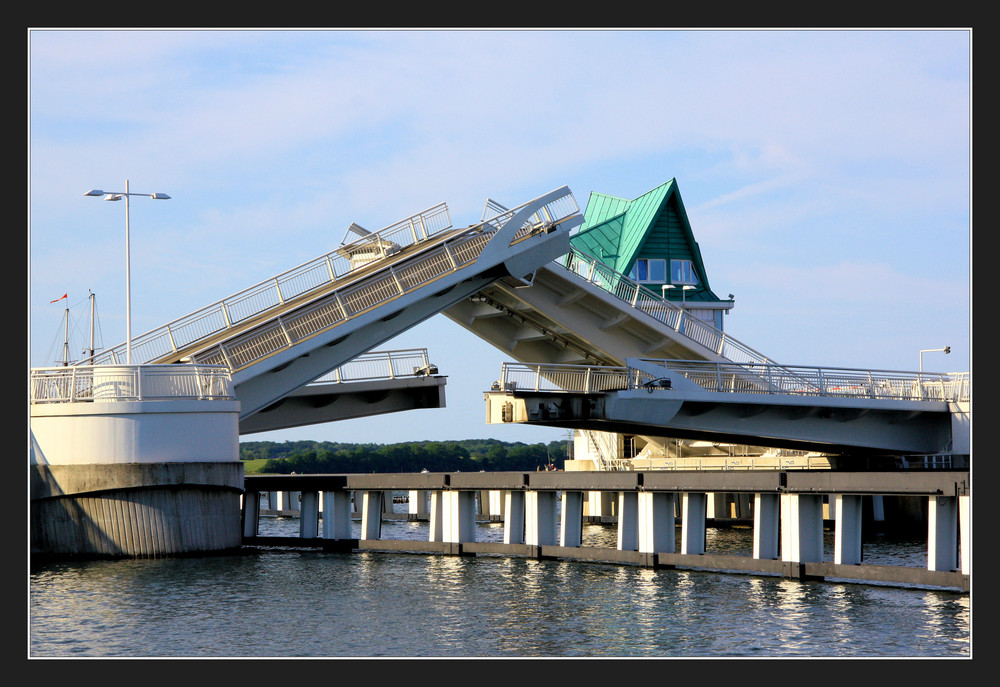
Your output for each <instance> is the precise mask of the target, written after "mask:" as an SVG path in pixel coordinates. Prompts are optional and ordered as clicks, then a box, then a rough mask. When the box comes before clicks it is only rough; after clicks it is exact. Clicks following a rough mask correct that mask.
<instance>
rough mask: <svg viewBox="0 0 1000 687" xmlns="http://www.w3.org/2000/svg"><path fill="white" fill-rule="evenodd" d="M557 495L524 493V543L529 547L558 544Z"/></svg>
mask: <svg viewBox="0 0 1000 687" xmlns="http://www.w3.org/2000/svg"><path fill="white" fill-rule="evenodd" d="M556 520H557V518H556V493H555V492H554V491H527V492H525V493H524V540H525V541H524V543H525V544H528V545H529V546H554V545H556V544H557V543H558V529H557V525H556Z"/></svg>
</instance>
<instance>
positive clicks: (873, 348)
mask: <svg viewBox="0 0 1000 687" xmlns="http://www.w3.org/2000/svg"><path fill="white" fill-rule="evenodd" d="M27 43H28V72H29V73H28V76H29V89H28V113H29V130H28V135H29V140H28V143H29V145H28V151H27V163H28V164H27V172H28V179H29V212H28V218H29V227H28V233H29V241H28V265H29V270H28V308H27V311H28V319H29V322H28V324H29V327H28V331H29V366H31V367H41V366H48V365H53V364H56V361H57V360H58V359H60V357H61V356H62V343H63V319H64V313H65V309H66V307H67V306H68V307H69V309H70V321H71V323H72V325H71V326H72V329H73V335H72V340H73V341H74V344H73V346H74V347H73V348H72V350H71V356H75V357H77V358H78V357H80V355H79V353H80V351H82V349H83V348H84V347H85V346H87V345H89V344H88V337H89V312H90V311H89V300H88V297H89V295H90V293H94V294H95V298H96V303H97V313H98V322H99V326H98V345H99V346H101V345H103V347H105V348H110V347H112V346H116V345H118V344H119V343H121V342H123V341H124V340H125V329H126V327H125V319H126V318H125V311H126V307H125V300H126V298H125V295H126V280H125V265H126V259H125V256H126V251H125V209H124V203H105V202H103V201H102V200H101V199H100V198H93V197H86V196H85V195H84V194H85V193H86V192H87V191H88V190H90V189H102V190H105V191H114V192H120V191H124V190H125V183H126V180H127V181H128V183H129V190H130V191H131V192H133V193H147V194H148V193H154V192H156V193H166V194H168V195H169V196H170V197H171V198H170V200H168V201H154V200H151V199H148V198H141V197H139V198H133V199H132V200H131V203H130V211H129V236H130V240H129V244H130V247H129V253H130V260H129V262H130V264H131V280H130V281H131V302H132V333H133V336H137V335H139V334H141V333H143V332H146V331H149V330H151V329H154V328H157V327H159V326H161V325H163V324H166V323H167V322H169V321H172V320H174V319H177V318H179V317H182V316H184V315H187V314H188V313H190V312H193V311H195V310H198V309H200V308H202V307H204V306H207V305H209V304H211V303H214V302H216V301H218V300H221V299H223V298H225V297H227V296H229V295H231V294H234V293H236V292H238V291H241V290H243V289H245V288H247V287H249V286H252V285H254V284H257V283H258V282H261V281H264V280H266V279H268V278H270V277H273V276H275V275H277V274H279V273H281V272H284V271H286V270H288V269H291V268H293V267H295V266H297V265H299V264H302V263H304V262H307V261H309V260H311V259H313V258H316V257H318V256H320V255H323V254H325V253H327V252H329V251H331V250H333V249H335V248H336V247H337V246H339V245H340V243H341V241H342V240H343V238H344V233H345V231H346V229H347V227H348V226H349V225H350V224H351V223H352V222H356V223H357V224H359V225H361V226H363V227H365V228H367V229H369V230H371V231H375V230H378V229H380V228H382V227H385V226H388V225H390V224H393V223H394V222H396V221H398V220H401V219H404V218H406V217H409V216H411V215H414V214H416V213H419V212H421V211H422V210H425V209H427V208H430V207H432V206H435V205H437V204H438V203H441V202H445V203H447V204H448V208H449V211H450V214H451V219H452V224H453V225H454V226H456V227H461V226H467V225H470V224H474V223H476V222H477V221H479V219H480V216H481V214H482V209H483V206H484V203H485V201H486V199H487V198H492V199H494V200H496V201H498V202H500V203H501V204H503V205H505V206H507V207H513V206H516V205H520V204H522V203H525V202H527V201H529V200H532V199H534V198H536V197H538V196H541V195H543V194H545V193H547V192H548V191H551V190H553V189H556V188H559V187H562V186H564V185H565V186H569V188H570V189H571V190H572V191H573V194H574V196H575V197H576V199H577V202H578V204H579V206H580V208H581V210H582V209H583V208H585V207H586V204H587V200H588V198H589V196H590V194H591V193H592V192H597V193H605V194H610V195H614V196H619V197H622V198H628V199H631V198H636V197H638V196H640V195H642V194H643V193H645V192H646V191H648V190H650V189H652V188H655V187H656V186H659V185H660V184H662V183H663V182H665V181H667V180H669V179H676V181H677V185H678V189H679V191H680V195H681V198H682V200H683V203H684V206H685V209H686V211H687V215H688V219H689V221H690V223H691V227H692V230H693V232H694V236H695V239H696V240H697V241H698V244H699V246H700V248H701V252H702V257H703V259H704V263H705V268H706V270H707V272H708V277H709V280H710V283H711V285H712V288H713V290H714V291H715V293H716V294H717V295H719V296H721V297H723V298H725V297H727V296H728V294H730V293H732V294H734V296H735V301H736V305H735V307H734V309H733V310H732V312H731V313H730V314H729V315H727V316H726V321H725V330H726V332H727V333H728V334H729V335H731V336H733V337H735V338H736V339H738V340H739V341H740V342H742V343H744V344H746V345H748V346H750V347H751V348H753V349H754V350H756V351H758V352H760V353H762V354H764V355H766V356H767V357H769V358H771V359H773V360H776V361H778V362H780V363H783V364H786V365H809V366H822V367H844V368H860V369H876V370H900V371H909V370H917V369H918V367H919V364H920V361H921V357H920V351H921V350H926V351H929V352H927V353H924V354H923V367H924V369H925V370H929V371H935V372H966V371H970V364H971V342H972V339H971V317H972V306H971V239H972V226H971V97H972V90H971V89H972V84H971V73H972V65H971V47H972V46H971V44H972V33H971V31H969V30H964V29H935V30H845V31H840V30H648V29H637V30H357V31H340V30H313V29H309V30H188V29H184V30H152V31H150V30H124V29H113V30H50V29H45V28H37V29H31V30H29V31H28V35H27ZM63 294H66V295H67V298H66V299H64V300H57V301H56V302H55V303H52V302H51V301H53V300H55V299H58V298H60V297H61V296H62V295H63ZM945 346H949V347H950V350H951V352H950V354H947V355H946V354H944V353H943V352H940V351H934V350H933V349H941V348H944V347H945ZM407 348H426V349H428V354H429V356H430V359H431V361H432V362H433V363H435V364H436V365H437V366H438V368H439V370H440V373H441V374H443V375H446V376H447V377H448V379H447V386H446V390H445V391H446V399H447V407H446V408H444V409H425V410H414V411H407V412H402V413H393V414H387V415H382V416H377V417H374V418H365V419H361V420H350V421H342V422H334V423H328V424H324V425H312V426H307V427H302V428H297V429H293V430H284V431H279V432H265V433H259V434H253V435H247V436H244V437H242V439H243V440H251V441H290V440H316V441H338V442H353V443H394V442H398V441H421V440H447V439H472V438H488V437H492V438H496V439H501V440H504V441H523V442H525V443H534V442H538V441H544V442H548V441H554V440H560V439H563V438H565V436H566V432H565V430H558V429H543V428H537V427H527V426H500V425H488V424H486V422H485V403H484V401H483V391H484V390H486V389H488V388H489V386H490V383H491V382H492V381H493V380H494V379H497V378H498V377H499V375H500V368H501V364H502V363H503V362H505V361H507V360H509V358H508V357H506V356H505V355H504V353H503V352H502V351H500V350H498V349H496V348H494V347H493V346H491V345H490V344H487V343H485V342H484V341H483V340H481V339H479V338H478V337H476V336H475V334H473V333H471V332H468V331H467V330H465V329H463V328H461V327H459V326H458V325H456V324H454V323H452V322H451V321H450V320H448V319H447V318H445V316H444V315H435V316H434V317H432V318H431V319H429V320H427V321H425V322H423V323H421V324H420V325H418V326H416V327H414V328H412V329H410V330H409V331H407V332H404V333H402V334H401V335H399V336H398V337H396V338H395V339H393V340H391V341H389V342H387V343H385V344H383V345H381V346H379V347H378V349H379V350H390V349H393V350H395V349H407Z"/></svg>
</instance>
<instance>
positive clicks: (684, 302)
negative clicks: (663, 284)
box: [681, 284, 694, 308]
mask: <svg viewBox="0 0 1000 687" xmlns="http://www.w3.org/2000/svg"><path fill="white" fill-rule="evenodd" d="M692 289H694V287H693V286H691V285H690V284H687V285H685V286H682V287H681V307H682V308H683V307H685V306H686V305H687V292H688V291H691V290H692Z"/></svg>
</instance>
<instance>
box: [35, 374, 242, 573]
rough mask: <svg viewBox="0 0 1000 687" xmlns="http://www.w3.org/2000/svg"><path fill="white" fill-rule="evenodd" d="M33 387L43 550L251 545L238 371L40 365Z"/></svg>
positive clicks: (124, 553)
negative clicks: (244, 532)
mask: <svg viewBox="0 0 1000 687" xmlns="http://www.w3.org/2000/svg"><path fill="white" fill-rule="evenodd" d="M31 393H32V396H31V453H30V464H29V475H30V499H31V500H30V509H31V552H32V555H40V556H42V555H45V556H82V557H95V556H96V557H155V556H165V555H175V554H186V553H195V552H206V551H219V550H226V549H238V548H239V546H240V544H241V530H240V494H241V492H242V489H243V464H242V463H241V462H240V460H239V451H238V444H239V436H238V415H239V408H240V404H239V401H237V400H236V399H235V398H234V397H233V395H232V392H231V389H230V384H229V375H228V373H227V372H224V371H222V370H221V369H220V368H215V367H211V366H194V365H141V366H138V365H137V366H124V365H115V366H99V367H85V366H81V367H65V368H40V369H34V370H32V388H31Z"/></svg>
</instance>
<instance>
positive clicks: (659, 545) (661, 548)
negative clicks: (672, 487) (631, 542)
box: [638, 491, 677, 553]
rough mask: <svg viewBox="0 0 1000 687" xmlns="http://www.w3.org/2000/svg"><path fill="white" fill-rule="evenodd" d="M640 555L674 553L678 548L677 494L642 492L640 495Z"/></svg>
mask: <svg viewBox="0 0 1000 687" xmlns="http://www.w3.org/2000/svg"><path fill="white" fill-rule="evenodd" d="M638 496H639V502H638V518H639V522H638V530H639V552H640V553H673V552H674V550H675V549H676V548H677V544H676V540H677V532H676V529H675V527H676V525H675V520H674V501H675V499H676V495H675V494H668V493H664V492H656V491H641V492H639V494H638Z"/></svg>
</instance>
